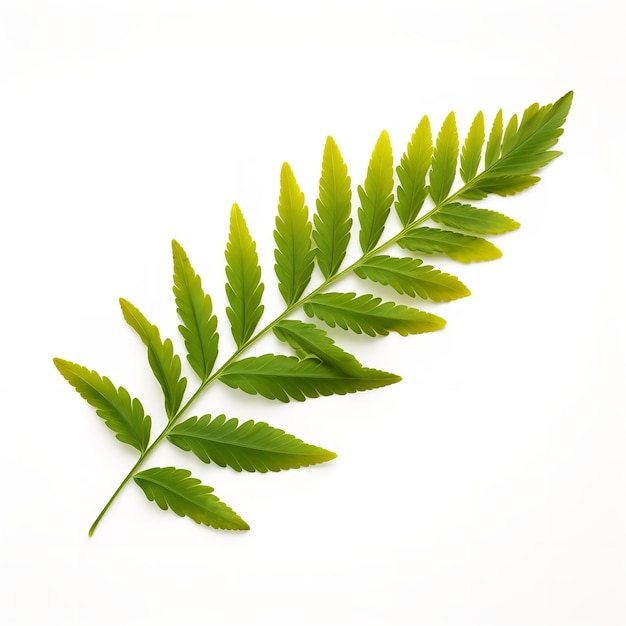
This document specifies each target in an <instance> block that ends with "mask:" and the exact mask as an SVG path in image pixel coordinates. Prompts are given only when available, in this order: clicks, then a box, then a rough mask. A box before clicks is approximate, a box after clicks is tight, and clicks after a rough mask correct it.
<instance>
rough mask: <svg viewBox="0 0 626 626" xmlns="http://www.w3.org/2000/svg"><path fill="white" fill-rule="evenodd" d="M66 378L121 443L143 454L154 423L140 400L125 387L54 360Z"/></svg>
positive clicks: (63, 361)
mask: <svg viewBox="0 0 626 626" xmlns="http://www.w3.org/2000/svg"><path fill="white" fill-rule="evenodd" d="M54 364H55V365H56V368H57V369H58V370H59V372H60V373H61V375H62V376H63V378H65V380H67V382H68V383H69V384H70V385H72V387H74V389H76V391H78V393H79V394H80V395H81V396H82V397H83V398H84V399H85V400H87V402H88V403H89V404H90V405H91V406H92V407H94V408H95V409H96V413H97V414H98V415H99V416H100V417H101V418H102V419H103V420H104V422H105V424H106V425H107V426H108V427H109V428H110V429H111V430H112V431H113V432H114V433H115V436H116V437H117V439H119V440H120V441H122V442H124V443H127V444H129V445H131V446H133V448H137V450H139V452H143V451H144V450H145V449H146V448H147V447H148V443H149V441H150V426H151V420H150V416H149V415H144V412H143V406H141V402H139V400H137V398H131V397H130V395H129V394H128V391H126V389H124V387H118V388H116V387H115V385H114V384H113V383H112V382H111V381H110V380H109V379H108V378H107V377H106V376H100V374H98V373H97V372H95V371H91V370H88V369H87V368H86V367H83V366H82V365H77V364H76V363H71V362H70V361H65V360H63V359H54Z"/></svg>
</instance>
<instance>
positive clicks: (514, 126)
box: [463, 92, 573, 197]
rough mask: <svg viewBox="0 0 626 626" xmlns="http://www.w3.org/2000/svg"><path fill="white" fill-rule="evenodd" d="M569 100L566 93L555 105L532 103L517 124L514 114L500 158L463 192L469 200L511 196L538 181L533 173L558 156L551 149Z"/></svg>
mask: <svg viewBox="0 0 626 626" xmlns="http://www.w3.org/2000/svg"><path fill="white" fill-rule="evenodd" d="M572 98H573V93H572V92H569V93H567V94H565V95H564V96H563V97H562V98H560V99H559V100H557V101H556V102H555V103H554V104H547V105H544V106H542V107H540V106H539V105H538V104H533V105H531V106H529V107H528V108H527V109H526V111H525V112H524V115H523V116H522V120H521V121H520V122H519V124H518V121H517V116H515V115H514V116H513V117H512V118H511V120H510V122H509V123H508V125H507V127H506V130H505V131H504V137H503V139H502V148H501V152H500V156H499V158H498V159H497V160H495V161H493V163H491V164H490V165H489V166H488V167H487V169H486V170H485V171H484V172H483V173H482V174H480V175H479V176H477V177H476V178H475V179H474V180H473V181H472V183H471V184H470V185H468V190H466V191H469V192H470V193H471V194H473V195H472V196H471V197H480V194H483V195H486V194H488V193H497V194H500V195H510V194H513V193H517V192H518V191H522V190H524V189H527V188H528V187H530V186H531V185H534V184H535V183H536V182H537V181H539V177H538V176H533V174H535V172H537V171H538V170H539V169H541V168H542V167H544V166H546V165H547V164H548V163H550V161H552V160H553V159H555V158H556V157H558V156H559V155H560V154H561V152H559V151H557V150H550V148H552V147H553V146H554V145H555V144H556V143H557V141H558V139H559V137H560V136H561V135H562V133H563V124H564V123H565V120H566V118H567V114H568V113H569V109H570V107H571V104H572ZM463 195H464V197H470V196H469V195H466V193H464V194H463Z"/></svg>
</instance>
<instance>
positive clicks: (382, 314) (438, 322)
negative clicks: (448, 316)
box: [304, 293, 446, 337]
mask: <svg viewBox="0 0 626 626" xmlns="http://www.w3.org/2000/svg"><path fill="white" fill-rule="evenodd" d="M304 312H305V313H306V314H307V315H308V316H309V317H317V318H318V319H320V320H322V321H323V322H325V323H326V324H328V325H329V326H330V327H331V328H334V327H335V326H339V327H340V328H343V329H344V330H348V329H349V330H352V331H354V332H355V333H357V334H361V333H365V334H366V335H369V336H370V337H374V336H376V335H388V334H389V333H390V332H396V333H398V334H400V335H403V336H406V335H414V334H418V333H429V332H432V331H435V330H439V329H441V328H443V327H444V326H445V325H446V321H445V320H444V319H443V318H441V317H439V316H438V315H434V314H432V313H427V312H425V311H420V310H419V309H414V308H411V307H408V306H405V305H403V304H395V303H393V302H383V301H382V300H381V298H375V297H374V296H371V295H369V294H365V295H361V296H357V295H356V294H355V293H321V294H317V295H316V296H314V297H312V298H311V299H310V300H309V301H308V302H307V303H306V304H305V305H304Z"/></svg>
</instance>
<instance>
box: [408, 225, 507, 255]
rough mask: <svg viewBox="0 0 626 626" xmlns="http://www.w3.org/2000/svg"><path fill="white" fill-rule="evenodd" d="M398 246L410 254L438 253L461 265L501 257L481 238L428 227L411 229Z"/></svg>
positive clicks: (497, 251)
mask: <svg viewBox="0 0 626 626" xmlns="http://www.w3.org/2000/svg"><path fill="white" fill-rule="evenodd" d="M398 245H399V246H400V247H401V248H406V249H407V250H411V251H412V252H424V253H426V254H433V253H438V252H439V253H441V254H445V255H447V256H449V257H450V258H451V259H454V260H455V261H461V262H462V263H473V262H475V261H493V260H494V259H499V258H500V257H501V256H502V252H501V251H500V250H499V249H498V248H497V247H496V246H494V245H493V244H492V243H491V242H490V241H487V240H486V239H483V238H482V237H474V236H472V235H462V234H461V233H455V232H452V231H451V230H441V229H440V228H430V227H428V226H420V227H419V228H413V229H412V230H410V231H409V232H408V233H406V235H404V236H403V237H402V239H400V240H399V241H398Z"/></svg>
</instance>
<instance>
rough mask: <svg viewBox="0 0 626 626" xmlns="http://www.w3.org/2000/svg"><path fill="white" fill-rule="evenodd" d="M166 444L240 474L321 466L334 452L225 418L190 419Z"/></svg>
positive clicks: (260, 425) (277, 431)
mask: <svg viewBox="0 0 626 626" xmlns="http://www.w3.org/2000/svg"><path fill="white" fill-rule="evenodd" d="M167 438H168V440H169V441H170V442H171V443H173V444H174V445H176V446H178V447H179V448H182V449H183V450H187V451H191V452H193V453H194V454H195V455H196V456H197V457H198V458H199V459H200V460H201V461H204V462H205V463H211V462H213V463H216V464H217V465H219V466H220V467H226V466H228V467H232V468H233V469H234V470H235V471H237V472H241V471H242V470H244V471H246V472H263V473H265V472H267V471H270V472H278V471H280V470H287V469H297V468H299V467H308V466H309V465H316V464H318V463H324V462H326V461H331V460H332V459H334V458H336V456H337V455H336V454H335V453H334V452H329V451H328V450H324V448H318V447H317V446H312V445H310V444H308V443H304V442H303V441H301V440H300V439H297V438H296V437H294V436H293V435H289V434H287V433H285V431H284V430H280V429H278V428H273V427H272V426H269V425H268V424H266V423H265V422H253V421H252V420H250V421H247V422H244V423H243V424H239V422H238V421H237V420H236V419H234V418H233V419H229V420H227V419H226V417H225V416H224V415H218V416H217V417H215V418H212V417H211V416H210V415H203V416H202V417H192V418H190V419H188V420H186V421H184V422H183V423H182V424H178V425H176V426H175V427H174V429H173V430H172V432H171V433H170V434H169V435H168V436H167Z"/></svg>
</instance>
